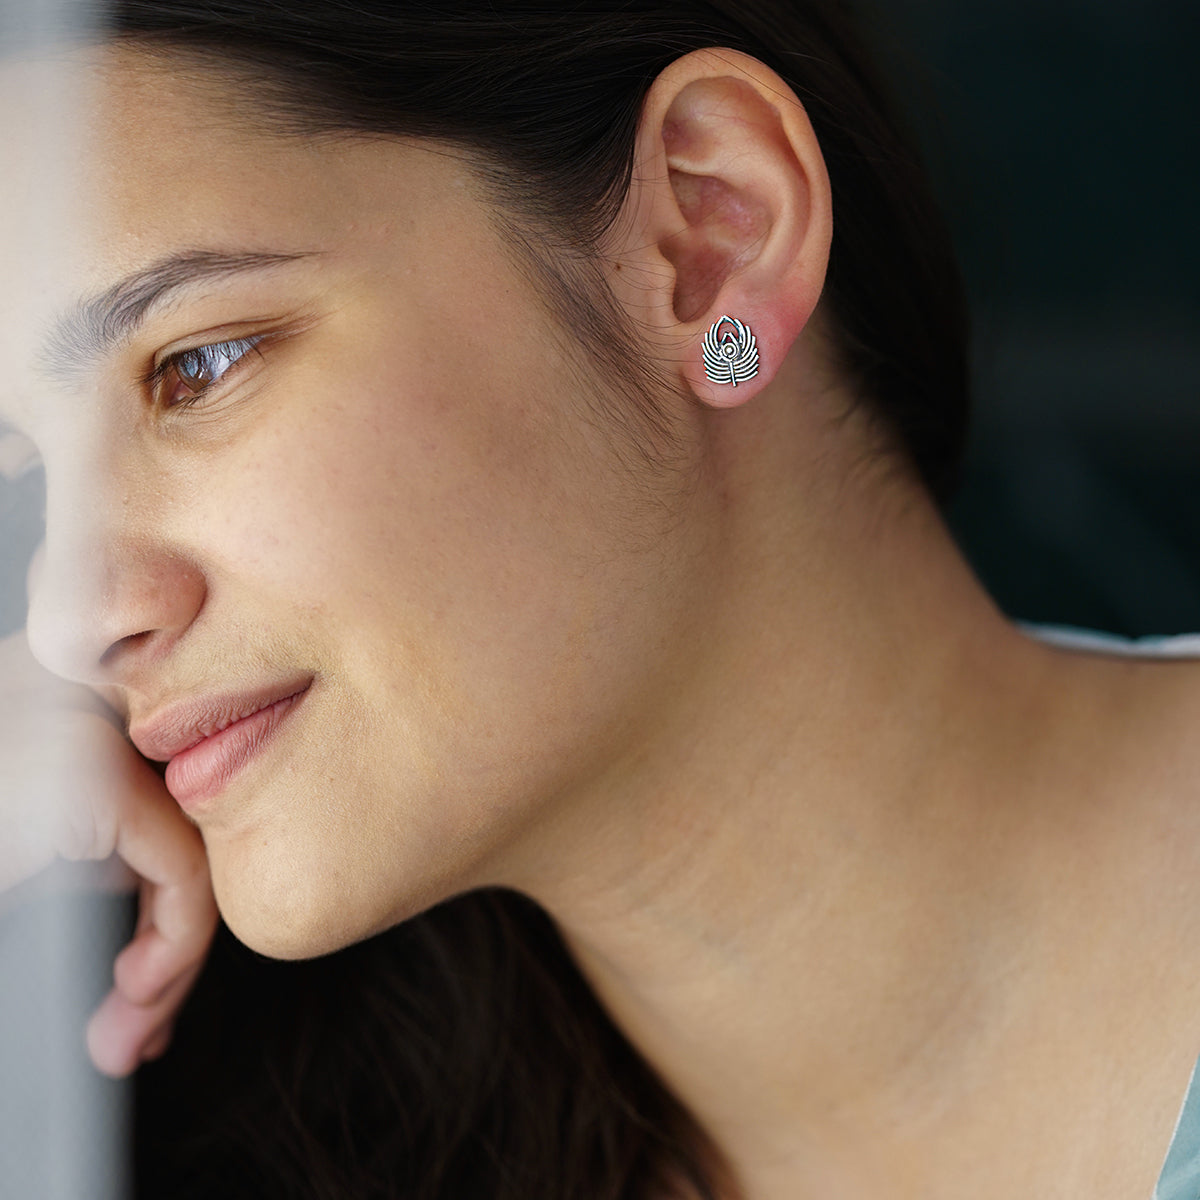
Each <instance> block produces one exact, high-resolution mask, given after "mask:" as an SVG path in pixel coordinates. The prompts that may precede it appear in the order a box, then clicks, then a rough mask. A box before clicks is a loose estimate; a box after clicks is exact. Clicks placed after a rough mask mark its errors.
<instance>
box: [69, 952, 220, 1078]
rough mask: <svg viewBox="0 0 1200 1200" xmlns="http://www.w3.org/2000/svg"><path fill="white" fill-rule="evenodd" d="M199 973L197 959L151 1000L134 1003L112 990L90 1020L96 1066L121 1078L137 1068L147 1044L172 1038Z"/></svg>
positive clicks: (91, 1053) (89, 1039)
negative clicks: (180, 1011) (156, 997)
mask: <svg viewBox="0 0 1200 1200" xmlns="http://www.w3.org/2000/svg"><path fill="white" fill-rule="evenodd" d="M199 973H200V964H199V963H197V964H196V965H195V966H194V967H193V968H192V969H191V970H190V971H187V972H185V973H184V974H183V975H181V976H180V977H179V978H178V979H176V980H175V981H174V982H173V983H172V984H171V985H170V987H168V988H167V990H166V991H164V992H163V994H162V995H161V996H160V997H159V998H158V999H157V1000H156V1001H154V1003H152V1004H133V1003H131V1002H130V1001H129V1000H128V999H127V998H126V997H124V996H122V995H121V994H120V993H119V992H118V991H116V990H115V989H114V990H113V991H111V992H109V994H108V995H107V996H106V997H105V998H104V1000H103V1002H102V1003H101V1004H100V1007H99V1008H97V1009H96V1011H95V1012H94V1013H93V1014H92V1016H91V1019H90V1020H89V1021H88V1024H87V1047H88V1054H89V1056H90V1057H91V1060H92V1063H93V1065H94V1066H95V1067H96V1070H98V1071H100V1072H101V1073H102V1074H104V1075H109V1076H112V1077H113V1078H115V1079H119V1078H121V1077H122V1076H125V1075H128V1074H129V1073H130V1072H131V1071H134V1070H136V1069H137V1066H138V1063H139V1062H141V1061H142V1058H143V1056H144V1055H145V1053H146V1051H147V1049H148V1048H151V1047H154V1046H156V1045H157V1044H158V1042H159V1041H160V1040H161V1039H162V1038H163V1037H164V1036H165V1037H166V1039H167V1040H168V1041H169V1040H170V1036H171V1035H170V1029H171V1027H173V1025H174V1021H175V1017H176V1015H177V1014H178V1011H179V1009H180V1007H181V1006H182V1004H183V1001H184V1000H185V999H186V997H187V994H188V992H190V991H191V988H192V985H193V984H194V983H195V981H196V977H197V975H199ZM165 1048H166V1047H165V1046H163V1049H165Z"/></svg>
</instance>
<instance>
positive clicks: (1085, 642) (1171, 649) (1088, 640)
mask: <svg viewBox="0 0 1200 1200" xmlns="http://www.w3.org/2000/svg"><path fill="white" fill-rule="evenodd" d="M1016 624H1017V627H1018V628H1020V629H1023V630H1024V631H1025V632H1026V633H1028V634H1029V635H1030V636H1032V637H1035V638H1038V639H1040V640H1041V641H1043V642H1050V643H1052V644H1053V645H1056V646H1065V647H1068V648H1073V649H1077V650H1098V651H1100V652H1101V653H1102V654H1133V655H1144V656H1145V657H1147V658H1149V657H1151V656H1153V655H1161V656H1162V657H1164V658H1170V657H1177V658H1200V633H1183V634H1174V635H1168V636H1165V637H1157V636H1155V637H1140V638H1127V637H1121V636H1120V635H1118V634H1115V633H1099V632H1097V631H1096V630H1095V629H1078V628H1076V627H1075V626H1074V625H1034V624H1032V623H1030V622H1027V621H1017V622H1016Z"/></svg>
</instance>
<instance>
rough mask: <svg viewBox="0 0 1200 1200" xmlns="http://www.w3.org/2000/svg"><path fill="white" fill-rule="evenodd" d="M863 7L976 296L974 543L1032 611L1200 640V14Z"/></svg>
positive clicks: (969, 539) (964, 526) (1000, 591)
mask: <svg viewBox="0 0 1200 1200" xmlns="http://www.w3.org/2000/svg"><path fill="white" fill-rule="evenodd" d="M862 8H863V10H864V11H865V12H868V13H870V14H871V20H870V25H871V29H872V34H873V36H874V38H875V40H876V42H877V44H878V49H879V50H880V52H881V54H882V56H883V57H884V59H885V61H886V62H887V64H888V66H889V73H890V75H891V76H892V77H893V79H894V80H895V82H896V92H897V94H898V95H899V96H900V97H901V98H902V100H903V102H904V104H905V105H906V106H907V107H908V109H909V117H910V122H911V123H912V124H913V126H914V127H915V128H916V129H917V130H918V132H919V134H920V135H921V138H922V141H923V143H924V147H925V152H926V156H927V159H928V160H929V164H930V167H931V169H932V171H933V173H934V175H935V178H936V180H937V183H938V187H939V192H940V194H941V196H942V197H943V200H944V203H945V205H946V209H947V213H948V216H949V217H950V220H951V223H952V226H953V228H954V231H955V235H956V241H957V244H958V247H959V251H960V255H961V258H962V262H963V267H964V272H965V274H966V278H967V285H968V288H969V291H970V293H971V297H972V307H973V312H974V316H975V324H976V337H975V361H976V369H975V377H976V409H975V419H974V433H973V437H972V448H971V454H970V461H969V465H968V471H967V475H966V482H965V484H964V487H963V489H962V492H961V493H960V495H959V497H958V499H957V501H956V502H955V504H954V506H953V509H952V512H951V518H952V524H953V526H954V528H955V531H956V533H957V535H958V537H959V540H960V542H961V544H962V545H963V547H964V549H965V550H966V552H967V554H968V556H969V557H970V559H971V560H972V561H973V562H974V564H975V566H976V568H977V570H978V571H979V573H980V574H981V576H982V577H983V579H984V581H985V582H986V583H987V585H988V586H989V588H990V590H991V591H992V593H993V594H994V595H995V596H996V598H997V599H998V600H999V601H1000V603H1001V606H1002V607H1003V608H1004V609H1005V610H1006V611H1008V612H1010V613H1012V614H1014V615H1017V616H1021V617H1025V618H1028V619H1031V620H1039V621H1057V622H1066V623H1072V624H1081V625H1086V626H1092V627H1096V628H1102V629H1109V630H1113V631H1115V632H1119V633H1125V634H1146V633H1173V632H1182V631H1184V630H1188V631H1200V493H1198V490H1197V486H1196V485H1197V484H1198V483H1200V338H1198V337H1197V331H1198V330H1200V286H1198V284H1197V280H1198V279H1200V233H1198V231H1197V207H1198V204H1200V170H1198V167H1197V150H1198V149H1200V145H1198V143H1200V138H1198V137H1197V132H1196V121H1197V116H1198V115H1200V87H1198V85H1197V80H1198V76H1200V71H1198V68H1197V56H1198V55H1200V15H1198V14H1200V5H1197V4H1195V3H1186V4H1185V3H1177V2H1166V0H1142V2H1141V3H1131V2H1126V3H1116V2H1096V0H1092V2H1090V3H1089V2H1087V0H1021V2H1018V0H967V2H963V0H959V2H957V3H951V2H948V0H864V2H863V4H862Z"/></svg>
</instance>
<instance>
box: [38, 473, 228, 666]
mask: <svg viewBox="0 0 1200 1200" xmlns="http://www.w3.org/2000/svg"><path fill="white" fill-rule="evenodd" d="M128 507H129V506H128V505H121V504H119V503H116V504H106V503H105V502H104V500H103V497H101V496H99V495H93V496H92V497H91V498H90V502H89V499H88V497H86V496H84V497H78V498H77V499H76V502H74V503H71V504H70V505H69V506H68V505H67V504H65V503H61V502H60V503H59V505H58V506H57V507H55V506H54V492H53V489H52V488H51V487H49V486H48V495H47V512H46V536H45V540H44V541H43V542H42V545H41V546H40V547H39V548H38V551H37V553H36V554H35V556H34V559H33V563H32V564H31V566H30V569H29V575H28V592H29V614H28V618H27V621H26V634H27V636H28V638H29V644H30V647H31V649H32V651H33V654H34V656H35V657H36V658H37V659H38V661H39V662H41V664H42V665H43V666H44V667H46V668H47V669H48V670H50V671H52V672H54V674H56V675H59V676H62V677H63V678H64V679H69V680H73V681H75V682H78V683H84V684H88V685H91V686H104V685H118V686H121V685H126V686H128V685H134V686H136V685H137V683H138V672H139V671H140V670H142V669H143V668H144V667H146V666H148V665H149V664H151V663H152V662H154V661H157V660H158V659H160V658H161V657H162V656H163V655H165V654H166V653H167V652H168V651H169V650H170V648H171V647H172V646H173V645H174V644H175V643H176V642H177V641H178V639H179V637H180V636H181V635H182V634H183V633H184V632H185V631H186V630H187V629H188V628H189V627H190V626H191V624H192V622H193V621H194V620H195V618H196V615H197V614H198V613H199V611H200V609H201V607H202V605H203V603H204V599H205V580H204V576H203V574H202V573H201V571H200V570H199V569H198V568H197V566H196V565H195V564H194V563H193V562H192V561H191V560H190V558H189V557H188V556H187V555H186V554H184V553H183V552H182V551H181V549H180V548H179V547H175V546H172V545H171V544H169V543H168V542H167V541H166V540H165V539H164V538H162V537H161V536H158V535H156V533H155V531H154V529H153V527H152V526H151V525H149V524H148V523H147V522H146V521H144V520H143V521H133V520H131V519H123V516H122V514H123V513H124V512H125V511H127V510H128Z"/></svg>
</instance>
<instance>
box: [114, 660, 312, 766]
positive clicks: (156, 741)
mask: <svg viewBox="0 0 1200 1200" xmlns="http://www.w3.org/2000/svg"><path fill="white" fill-rule="evenodd" d="M312 681H313V677H312V676H311V675H305V676H303V677H301V678H298V679H290V680H286V681H280V682H278V683H271V684H267V685H265V686H263V687H260V688H255V689H252V690H247V691H242V692H229V693H226V694H224V695H217V696H204V697H202V698H200V699H193V700H181V701H179V702H178V703H176V704H171V705H168V706H167V707H166V708H164V709H161V710H159V711H158V712H157V713H155V715H154V716H153V717H152V718H150V719H148V720H145V721H138V722H135V723H134V724H132V725H131V726H130V728H129V739H130V741H132V742H133V744H134V745H135V746H136V747H137V748H138V750H139V751H140V752H141V753H142V754H143V755H145V757H146V758H150V759H154V760H156V761H158V762H169V761H170V760H171V759H172V758H174V757H175V755H177V754H182V753H183V752H184V751H185V750H190V749H191V748H192V747H193V746H196V745H198V744H199V743H200V742H202V741H203V740H204V739H205V738H207V737H212V735H213V734H214V733H220V732H221V730H222V729H228V728H229V726H230V725H232V724H233V723H234V722H235V721H241V720H243V719H244V718H245V717H251V716H253V715H254V714H255V713H256V712H261V711H262V710H263V709H264V708H270V707H271V705H272V704H278V703H279V701H280V700H287V699H289V698H290V697H292V696H298V695H299V694H300V693H301V692H304V691H307V690H308V687H309V685H310V684H311V683H312Z"/></svg>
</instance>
